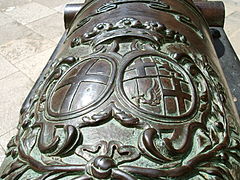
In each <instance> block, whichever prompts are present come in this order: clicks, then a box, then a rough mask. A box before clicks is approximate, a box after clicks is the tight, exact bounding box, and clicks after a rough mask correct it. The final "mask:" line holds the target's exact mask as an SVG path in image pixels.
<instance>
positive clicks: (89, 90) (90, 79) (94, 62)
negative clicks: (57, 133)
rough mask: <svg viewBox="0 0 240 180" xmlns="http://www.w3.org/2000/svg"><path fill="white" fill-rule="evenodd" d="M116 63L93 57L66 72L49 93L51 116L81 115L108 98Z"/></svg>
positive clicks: (49, 112) (49, 111)
mask: <svg viewBox="0 0 240 180" xmlns="http://www.w3.org/2000/svg"><path fill="white" fill-rule="evenodd" d="M115 68H116V67H115V64H114V62H113V61H111V60H109V59H107V58H90V59H87V60H85V61H82V62H80V63H78V64H76V65H75V66H73V67H72V68H71V69H70V70H69V71H67V72H66V73H65V74H64V75H63V77H62V78H61V79H60V80H59V82H58V83H57V84H56V85H55V87H54V88H53V90H52V91H51V93H50V98H49V101H48V108H47V110H48V114H49V115H50V116H57V117H60V116H65V115H71V114H73V115H79V113H81V112H82V111H84V110H87V109H89V108H93V107H94V106H95V105H96V104H97V103H98V102H99V101H101V100H103V99H104V97H106V94H107V93H109V88H110V86H111V84H112V82H113V78H114V73H115Z"/></svg>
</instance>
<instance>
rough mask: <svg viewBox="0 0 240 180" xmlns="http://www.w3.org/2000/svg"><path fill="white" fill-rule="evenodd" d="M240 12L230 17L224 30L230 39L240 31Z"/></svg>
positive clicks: (227, 18)
mask: <svg viewBox="0 0 240 180" xmlns="http://www.w3.org/2000/svg"><path fill="white" fill-rule="evenodd" d="M239 20H240V11H239V12H238V11H235V12H234V13H232V14H230V15H228V16H227V17H226V20H225V26H224V29H225V31H226V33H227V35H228V36H229V37H231V36H233V35H234V33H236V32H237V31H238V30H239V29H240V23H239Z"/></svg>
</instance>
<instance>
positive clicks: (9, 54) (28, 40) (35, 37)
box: [0, 33, 56, 64]
mask: <svg viewBox="0 0 240 180" xmlns="http://www.w3.org/2000/svg"><path fill="white" fill-rule="evenodd" d="M54 45H56V43H54V42H52V41H50V40H48V39H46V38H44V37H43V36H41V35H39V34H37V33H32V34H30V35H28V36H25V37H22V38H21V39H17V40H12V41H9V42H7V43H5V44H2V45H0V54H2V55H3V56H4V57H5V58H6V59H7V60H8V61H9V62H11V63H12V64H15V63H17V62H20V61H21V60H23V59H25V58H27V57H30V56H33V55H35V54H37V53H40V52H42V51H44V50H46V49H48V48H50V47H52V46H54Z"/></svg>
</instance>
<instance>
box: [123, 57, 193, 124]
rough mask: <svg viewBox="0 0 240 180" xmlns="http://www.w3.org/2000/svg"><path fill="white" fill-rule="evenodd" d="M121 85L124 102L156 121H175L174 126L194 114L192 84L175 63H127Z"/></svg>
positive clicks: (136, 60)
mask: <svg viewBox="0 0 240 180" xmlns="http://www.w3.org/2000/svg"><path fill="white" fill-rule="evenodd" d="M121 81H122V83H121V88H120V89H121V90H120V91H121V94H122V96H123V98H124V99H125V102H127V104H128V105H129V106H131V107H132V108H134V109H135V110H136V111H137V112H142V113H144V114H145V115H146V116H149V115H150V116H153V117H155V118H154V119H155V120H157V121H162V120H163V121H166V120H167V121H169V120H170V121H172V120H173V119H175V120H174V122H177V121H179V122H182V121H184V120H186V119H185V117H190V116H191V115H192V114H193V113H194V107H195V106H196V99H195V94H196V93H195V88H194V85H193V82H192V80H191V78H190V76H189V75H188V73H187V72H186V71H185V70H184V68H183V67H181V66H180V65H179V64H177V62H176V61H175V60H174V59H171V58H169V57H167V56H164V55H144V56H138V57H134V58H132V59H129V61H128V63H126V66H125V67H124V68H123V74H122V77H121ZM156 117H157V118H156ZM181 119H182V120H181Z"/></svg>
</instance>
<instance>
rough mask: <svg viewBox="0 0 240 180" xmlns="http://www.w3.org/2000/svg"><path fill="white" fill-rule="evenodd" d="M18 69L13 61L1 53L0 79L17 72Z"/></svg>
mask: <svg viewBox="0 0 240 180" xmlns="http://www.w3.org/2000/svg"><path fill="white" fill-rule="evenodd" d="M17 71H18V69H17V68H15V67H14V66H13V65H12V64H11V63H9V62H8V61H7V60H6V58H4V57H3V56H1V55H0V79H3V78H4V77H6V76H8V75H10V74H13V73H15V72H17Z"/></svg>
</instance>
